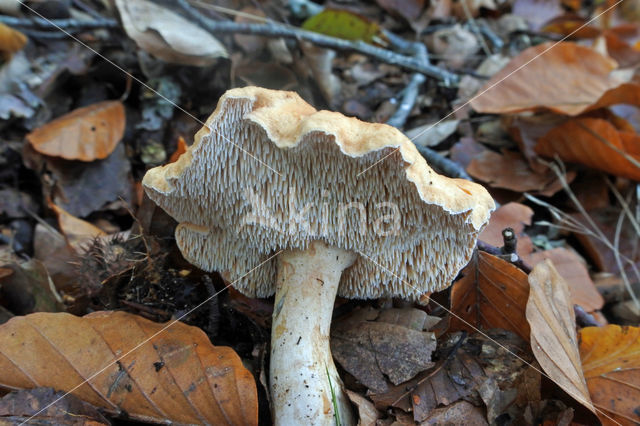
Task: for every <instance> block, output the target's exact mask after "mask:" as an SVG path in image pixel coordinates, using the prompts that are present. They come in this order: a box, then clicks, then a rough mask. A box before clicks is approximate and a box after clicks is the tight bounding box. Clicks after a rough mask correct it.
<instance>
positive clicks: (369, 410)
mask: <svg viewBox="0 0 640 426" xmlns="http://www.w3.org/2000/svg"><path fill="white" fill-rule="evenodd" d="M345 390H346V391H347V396H348V397H349V399H350V400H351V402H352V403H353V405H355V406H356V407H358V425H362V426H375V425H376V421H377V420H379V419H382V417H383V415H382V413H381V412H380V411H378V410H377V409H376V407H375V405H373V402H371V401H369V400H368V399H367V398H365V397H364V396H362V395H360V394H359V393H356V392H352V391H350V390H349V389H345Z"/></svg>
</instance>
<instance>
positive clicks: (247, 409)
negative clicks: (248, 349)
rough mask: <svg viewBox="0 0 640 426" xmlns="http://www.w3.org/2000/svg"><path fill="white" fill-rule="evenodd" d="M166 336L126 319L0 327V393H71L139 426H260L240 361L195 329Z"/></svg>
mask: <svg viewBox="0 0 640 426" xmlns="http://www.w3.org/2000/svg"><path fill="white" fill-rule="evenodd" d="M162 328H163V325H162V324H157V323H154V322H151V321H149V320H146V319H144V318H141V317H138V316H136V315H132V314H128V313H125V312H94V313H92V314H89V315H86V316H85V317H82V318H80V317H76V316H73V315H70V314H66V313H58V314H49V313H36V314H31V315H27V316H24V317H14V318H12V319H11V320H9V321H8V322H6V323H5V324H3V325H2V326H0V342H1V344H0V386H2V387H5V388H9V389H24V388H33V387H38V386H48V387H53V388H55V389H59V390H64V391H71V392H72V393H73V394H74V395H76V396H77V397H79V398H81V399H83V400H85V401H87V402H89V403H91V404H93V405H95V406H97V407H102V408H104V409H105V410H107V411H109V412H111V413H120V412H126V413H127V414H128V415H129V416H130V417H131V418H133V419H135V420H139V421H147V422H154V423H165V422H167V421H171V422H177V423H182V424H202V423H207V424H216V425H217V424H233V425H237V424H244V425H251V424H254V425H257V423H258V401H257V393H256V386H255V382H254V380H253V377H252V375H251V373H249V371H247V370H246V369H245V368H244V367H243V365H242V361H241V360H240V358H239V357H238V355H237V354H236V353H235V352H234V351H233V350H232V349H230V348H227V347H224V346H218V347H216V346H213V345H212V344H211V342H209V339H208V338H207V336H206V335H205V334H204V333H203V332H202V330H200V329H199V328H197V327H191V326H188V325H185V324H182V323H179V322H178V323H175V324H173V325H172V326H171V327H168V328H166V329H165V330H164V331H162V332H161V330H162ZM147 339H149V342H147V343H146V344H142V343H143V342H144V341H145V340H147ZM130 351H131V352H130ZM129 352H130V353H129ZM119 357H122V358H121V359H119V360H118V358H119ZM103 369H104V370H103ZM85 380H86V382H85V383H83V382H84V381H85ZM81 383H82V385H81V386H79V387H78V388H77V389H74V388H75V387H76V386H78V385H79V384H81ZM72 389H73V390H72Z"/></svg>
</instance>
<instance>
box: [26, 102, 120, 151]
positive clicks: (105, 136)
mask: <svg viewBox="0 0 640 426" xmlns="http://www.w3.org/2000/svg"><path fill="white" fill-rule="evenodd" d="M124 127H125V114H124V106H123V105H122V102H120V101H104V102H98V103H97V104H93V105H89V106H86V107H82V108H78V109H76V110H74V111H71V112H70V113H68V114H65V115H63V116H62V117H58V118H56V119H55V120H53V121H51V122H49V123H47V124H45V125H44V126H42V127H39V128H37V129H36V130H34V131H33V132H31V133H29V134H28V135H27V140H28V141H29V143H30V144H31V146H32V147H33V149H34V150H36V151H37V152H39V153H40V154H44V155H49V156H51V157H61V158H64V159H67V160H80V161H94V160H99V159H103V158H107V157H108V156H109V154H111V153H112V152H113V150H114V149H115V148H116V146H117V145H118V142H120V141H121V140H122V136H123V135H124Z"/></svg>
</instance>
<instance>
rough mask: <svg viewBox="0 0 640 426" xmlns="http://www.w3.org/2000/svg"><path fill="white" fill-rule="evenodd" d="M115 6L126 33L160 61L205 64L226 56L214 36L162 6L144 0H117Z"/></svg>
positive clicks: (194, 64)
mask: <svg viewBox="0 0 640 426" xmlns="http://www.w3.org/2000/svg"><path fill="white" fill-rule="evenodd" d="M116 6H117V7H118V11H119V12H120V17H121V18H122V25H123V26H124V29H125V31H126V32H127V35H128V36H129V37H131V38H132V39H133V40H134V41H135V42H136V43H137V44H138V46H140V48H142V49H144V50H145V51H147V52H149V53H151V54H152V55H153V56H155V57H157V58H159V59H162V60H163V61H166V62H171V63H177V64H182V65H193V66H205V65H211V64H212V63H214V62H215V61H216V59H218V58H226V57H227V51H226V49H225V48H224V46H223V45H222V44H221V43H220V42H219V41H218V40H217V39H216V38H215V37H213V36H212V35H211V34H209V33H208V32H207V31H205V30H203V29H202V28H200V27H199V26H198V25H196V24H194V23H191V22H189V21H188V20H187V19H185V18H183V17H181V16H180V15H178V14H176V13H173V12H171V11H170V10H168V9H165V8H164V7H161V6H158V5H156V4H154V3H152V2H150V1H146V0H116Z"/></svg>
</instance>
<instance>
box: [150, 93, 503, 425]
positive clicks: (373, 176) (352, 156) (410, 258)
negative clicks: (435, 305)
mask: <svg viewBox="0 0 640 426" xmlns="http://www.w3.org/2000/svg"><path fill="white" fill-rule="evenodd" d="M230 142H231V143H230ZM394 151H395V152H394ZM389 154H391V155H389ZM385 156H389V157H388V158H385V159H384V160H383V161H380V162H379V163H378V164H375V163H376V162H377V161H378V160H380V159H382V158H384V157H385ZM373 164H375V165H374V166H373V167H371V166H372V165H373ZM270 168H273V169H275V170H276V171H278V172H276V171H274V170H271V169H270ZM367 168H369V169H368V170H367V171H366V172H365V173H361V172H362V171H364V170H365V169H367ZM142 183H143V185H144V188H145V190H146V192H147V194H148V195H149V197H151V199H153V200H154V201H155V202H156V203H157V204H158V205H160V206H161V207H162V208H163V209H164V210H166V211H167V212H168V213H169V214H170V215H171V216H173V217H174V218H175V219H176V220H177V221H178V222H179V225H178V227H177V228H176V232H175V236H176V241H177V244H178V246H179V248H180V250H181V251H182V253H183V254H184V256H185V258H186V259H187V260H189V261H190V262H192V263H193V264H195V265H197V266H199V267H200V268H202V269H204V270H207V271H213V270H216V271H220V272H221V273H222V274H223V275H224V277H225V279H227V280H229V281H230V282H232V283H233V285H234V286H235V287H236V288H237V289H238V290H239V291H241V292H242V293H244V294H245V295H247V296H249V297H267V296H270V295H272V294H274V292H275V302H274V312H273V323H272V331H271V358H270V387H271V393H272V400H273V409H274V414H273V415H274V421H275V423H276V424H304V425H311V424H334V421H335V420H334V415H335V414H336V413H335V407H337V410H338V414H339V416H340V420H341V422H342V424H352V422H353V418H352V416H351V414H350V404H349V402H348V399H347V397H346V395H345V393H344V392H343V390H342V381H341V380H340V377H339V376H338V373H337V371H336V368H335V366H334V363H333V359H332V357H331V351H330V349H329V330H330V323H331V315H332V311H333V304H334V299H335V297H336V294H337V295H340V296H343V297H349V298H378V297H382V296H390V297H403V298H410V299H416V298H418V297H419V296H420V295H421V294H423V293H425V292H434V291H438V290H442V289H444V288H446V287H448V286H449V285H450V284H451V282H452V280H453V278H455V276H456V274H457V273H458V271H459V270H460V269H461V268H462V267H464V266H465V265H466V264H467V263H468V261H469V259H470V257H471V254H472V251H473V248H474V246H475V244H476V240H477V236H478V233H479V232H480V230H481V229H482V228H483V226H484V225H485V224H486V222H487V221H488V219H489V216H490V213H491V211H492V210H493V209H494V208H495V206H494V202H493V199H492V198H491V197H490V196H489V194H488V193H487V191H486V190H485V189H484V188H483V187H481V186H480V185H477V184H475V183H473V182H470V181H467V180H461V179H450V178H447V177H444V176H441V175H438V174H437V173H435V172H434V171H433V170H432V169H431V168H430V167H429V165H428V164H427V163H426V162H425V160H424V159H423V158H422V156H421V155H420V154H419V153H418V151H417V150H416V148H415V146H414V145H413V144H412V143H411V141H409V139H407V138H406V137H405V136H404V135H403V134H402V133H401V132H399V131H398V130H397V129H395V128H393V127H390V126H387V125H384V124H372V123H365V122H362V121H359V120H357V119H355V118H348V117H345V116H343V115H342V114H339V113H335V112H329V111H316V110H315V109H314V108H313V107H311V106H310V105H309V104H307V103H306V102H304V101H303V100H302V99H301V98H300V97H299V96H298V95H297V94H296V93H293V92H285V91H275V90H267V89H262V88H258V87H245V88H240V89H232V90H229V91H227V92H226V93H225V94H224V95H223V96H222V98H221V99H220V101H219V102H218V106H217V108H216V110H215V111H214V112H213V114H212V115H211V117H209V119H208V120H207V122H206V126H205V127H203V128H202V129H201V130H200V131H199V132H198V133H197V134H196V136H195V142H194V144H193V145H192V146H191V147H190V148H189V149H188V150H187V152H186V153H184V154H183V155H182V156H181V157H180V158H179V160H178V161H176V162H175V163H172V164H168V165H165V166H162V167H156V168H154V169H151V170H149V171H148V172H147V174H146V175H145V177H144V179H143V182H142ZM279 251H282V252H281V253H279V254H278V255H277V256H275V257H274V258H273V259H272V260H268V261H266V262H265V260H267V259H269V257H271V256H273V255H274V254H275V253H278V252H279ZM263 262H264V264H262V265H261V266H260V267H258V268H256V266H257V265H260V264H261V263H263ZM248 271H250V272H249V273H248ZM329 379H330V380H329ZM330 383H331V385H330ZM332 390H333V391H334V392H335V402H334V398H332Z"/></svg>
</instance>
